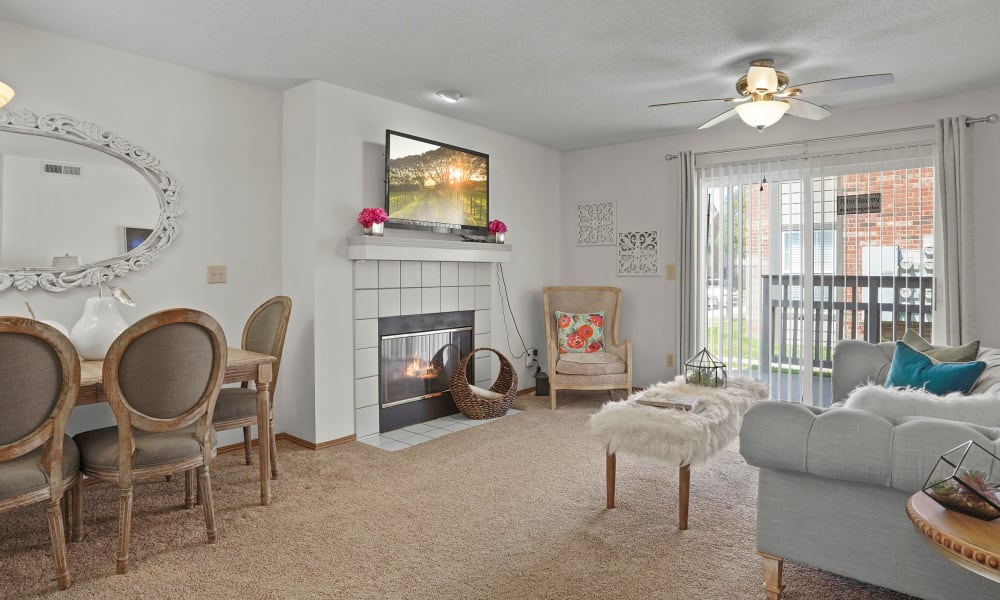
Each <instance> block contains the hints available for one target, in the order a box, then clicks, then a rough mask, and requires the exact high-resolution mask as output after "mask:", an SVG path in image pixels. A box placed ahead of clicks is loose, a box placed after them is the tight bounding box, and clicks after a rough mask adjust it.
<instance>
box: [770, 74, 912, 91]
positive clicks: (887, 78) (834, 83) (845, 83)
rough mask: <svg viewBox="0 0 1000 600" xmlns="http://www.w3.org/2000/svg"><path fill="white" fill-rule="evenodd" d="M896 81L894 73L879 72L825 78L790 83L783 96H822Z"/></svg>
mask: <svg viewBox="0 0 1000 600" xmlns="http://www.w3.org/2000/svg"><path fill="white" fill-rule="evenodd" d="M894 81H896V77H895V76H894V75H893V74H892V73H878V74H876V75H857V76H855V77H841V78H839V79H824V80H823V81H811V82H809V83H803V84H799V85H790V86H788V89H786V90H785V91H784V92H783V93H782V94H780V95H782V96H797V95H799V94H806V95H808V96H822V95H823V94H830V93H835V92H837V93H839V92H850V91H853V90H862V89H864V88H870V87H875V86H879V85H888V84H890V83H893V82H894Z"/></svg>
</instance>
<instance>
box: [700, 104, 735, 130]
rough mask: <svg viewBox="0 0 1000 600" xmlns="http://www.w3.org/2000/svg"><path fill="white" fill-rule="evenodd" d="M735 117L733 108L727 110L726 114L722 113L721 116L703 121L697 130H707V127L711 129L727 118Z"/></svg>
mask: <svg viewBox="0 0 1000 600" xmlns="http://www.w3.org/2000/svg"><path fill="white" fill-rule="evenodd" d="M735 116H736V109H735V108H730V109H729V110H727V111H726V112H724V113H722V114H721V115H718V116H716V117H714V118H713V119H710V120H708V121H705V122H704V123H702V124H701V125H700V126H699V127H698V129H708V128H709V127H711V126H713V125H718V124H719V123H721V122H723V121H725V120H726V119H729V118H731V117H735Z"/></svg>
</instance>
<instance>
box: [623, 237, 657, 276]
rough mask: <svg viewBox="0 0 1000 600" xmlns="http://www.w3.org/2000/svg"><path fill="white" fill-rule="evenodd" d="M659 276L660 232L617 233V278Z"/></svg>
mask: <svg viewBox="0 0 1000 600" xmlns="http://www.w3.org/2000/svg"><path fill="white" fill-rule="evenodd" d="M659 274H660V232H659V231H658V230H654V231H623V232H619V233H618V276H619V277H621V276H626V275H638V276H648V277H656V276H659Z"/></svg>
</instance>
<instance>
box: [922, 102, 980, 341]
mask: <svg viewBox="0 0 1000 600" xmlns="http://www.w3.org/2000/svg"><path fill="white" fill-rule="evenodd" d="M965 122H966V117H965V116H961V117H949V118H946V119H941V120H939V121H938V122H937V164H936V166H937V168H936V169H935V170H934V173H935V178H936V182H935V183H936V186H937V193H936V194H935V201H936V203H937V204H936V206H935V207H934V209H935V210H934V262H935V265H934V267H935V288H936V289H935V292H934V299H935V309H936V311H935V312H936V314H935V315H934V331H933V336H934V341H935V342H937V343H945V344H949V345H959V344H963V343H965V342H968V341H970V340H973V339H976V331H975V319H976V315H975V306H974V298H975V272H976V266H975V262H974V256H973V254H974V240H973V223H974V219H975V217H974V214H973V212H974V211H973V209H974V204H973V198H972V156H971V150H970V140H969V132H968V131H967V129H968V127H967V126H966V124H965Z"/></svg>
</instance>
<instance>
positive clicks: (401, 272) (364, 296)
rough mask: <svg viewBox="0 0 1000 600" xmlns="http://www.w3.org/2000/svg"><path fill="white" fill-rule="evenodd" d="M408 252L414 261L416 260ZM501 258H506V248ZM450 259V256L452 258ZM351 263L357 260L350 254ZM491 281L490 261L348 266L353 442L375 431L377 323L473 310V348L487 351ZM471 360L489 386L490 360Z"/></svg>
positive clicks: (370, 261)
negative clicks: (351, 312)
mask: <svg viewBox="0 0 1000 600" xmlns="http://www.w3.org/2000/svg"><path fill="white" fill-rule="evenodd" d="M352 246H353V243H352ZM476 246H480V245H479V244H476ZM470 249H471V248H470ZM408 252H409V254H410V255H412V256H414V257H418V256H419V254H416V253H413V252H412V251H408ZM505 254H506V256H508V257H509V249H508V250H506V253H505ZM452 256H453V257H454V256H455V255H454V254H453V253H452ZM351 258H358V257H357V256H356V255H354V254H353V251H352V256H351ZM474 258H478V259H480V260H483V259H485V260H490V258H491V257H490V256H487V255H479V254H477V255H474ZM493 260H496V259H493ZM501 260H503V259H501ZM492 281H493V264H492V262H459V261H440V260H373V259H366V260H355V261H354V408H355V435H356V436H357V437H359V438H360V437H364V436H367V435H372V434H376V433H378V432H379V406H378V402H379V389H378V369H379V354H378V350H379V349H378V345H379V337H378V320H379V318H380V317H393V316H399V315H413V314H434V313H444V312H451V311H460V310H473V311H475V325H474V332H475V338H474V340H473V343H474V344H475V346H474V347H477V348H478V347H481V346H487V347H488V346H491V345H492V344H491V335H490V305H491V298H492V294H491V290H492V287H491V282H492ZM475 361H476V362H475V374H476V384H477V385H479V384H483V383H485V384H486V385H485V387H489V385H490V384H491V383H492V377H491V371H490V361H491V358H490V355H489V354H488V353H483V354H482V356H481V357H477V358H476V359H475Z"/></svg>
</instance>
